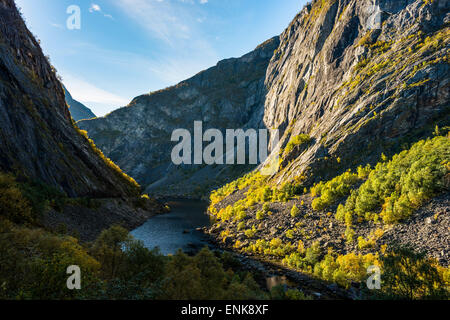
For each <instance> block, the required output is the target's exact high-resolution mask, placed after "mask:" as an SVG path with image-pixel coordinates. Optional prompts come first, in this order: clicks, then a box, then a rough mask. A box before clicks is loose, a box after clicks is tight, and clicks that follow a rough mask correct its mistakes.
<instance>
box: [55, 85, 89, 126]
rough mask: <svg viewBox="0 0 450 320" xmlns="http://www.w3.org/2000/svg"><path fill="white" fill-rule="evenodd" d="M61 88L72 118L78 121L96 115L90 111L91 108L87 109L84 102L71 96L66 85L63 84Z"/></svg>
mask: <svg viewBox="0 0 450 320" xmlns="http://www.w3.org/2000/svg"><path fill="white" fill-rule="evenodd" d="M63 89H64V94H65V97H66V103H67V106H68V107H69V111H70V114H71V116H72V119H73V120H75V121H80V120H84V119H92V118H95V117H96V115H95V114H94V113H93V112H92V110H91V109H89V108H88V107H86V106H85V105H84V104H82V103H80V102H78V101H77V100H75V99H74V98H72V95H71V94H70V92H69V91H68V90H67V88H66V87H64V86H63Z"/></svg>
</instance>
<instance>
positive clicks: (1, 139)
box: [0, 0, 139, 197]
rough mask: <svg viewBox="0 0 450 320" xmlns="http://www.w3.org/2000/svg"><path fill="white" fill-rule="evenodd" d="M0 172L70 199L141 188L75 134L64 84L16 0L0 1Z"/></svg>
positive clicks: (120, 193) (128, 193)
mask: <svg viewBox="0 0 450 320" xmlns="http://www.w3.org/2000/svg"><path fill="white" fill-rule="evenodd" d="M0 170H2V171H5V172H12V173H14V174H15V175H16V176H18V177H25V178H28V179H32V180H39V181H41V182H44V183H46V184H48V185H51V186H54V187H57V188H58V189H60V190H61V191H65V192H66V193H67V195H69V196H71V197H82V196H90V197H116V196H118V197H126V196H131V195H136V194H138V191H139V190H138V187H137V186H135V185H134V184H132V183H131V182H129V181H127V180H126V179H125V178H124V177H123V176H122V175H121V174H120V172H118V170H114V168H113V166H112V165H111V164H109V165H108V164H107V163H106V162H105V161H104V160H103V159H102V158H101V157H99V155H98V153H97V152H96V151H95V149H94V148H93V147H92V146H91V145H90V144H89V142H88V140H87V139H86V138H85V137H84V136H83V135H81V134H80V133H78V132H77V130H76V128H75V127H74V124H73V123H72V119H71V117H70V113H69V110H68V109H67V106H66V103H65V100H64V91H63V88H62V85H61V83H60V82H59V81H58V79H57V77H56V75H55V73H54V70H53V68H52V67H51V66H50V64H49V63H48V61H47V59H46V58H45V57H44V55H43V53H42V51H41V48H40V46H39V44H38V42H37V41H36V40H35V38H34V37H33V35H32V34H31V32H29V31H28V29H27V28H26V26H25V23H24V22H23V20H22V18H21V16H20V14H19V12H18V11H17V9H16V6H15V4H14V1H12V0H0Z"/></svg>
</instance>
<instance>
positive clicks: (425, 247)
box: [0, 0, 450, 300]
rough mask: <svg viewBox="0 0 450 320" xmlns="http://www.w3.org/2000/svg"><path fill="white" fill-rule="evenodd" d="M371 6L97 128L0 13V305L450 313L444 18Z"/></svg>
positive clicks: (149, 96)
mask: <svg viewBox="0 0 450 320" xmlns="http://www.w3.org/2000/svg"><path fill="white" fill-rule="evenodd" d="M373 6H374V2H373V1H371V0H314V1H311V2H309V3H307V4H306V5H305V6H304V8H303V9H302V10H301V11H300V12H299V13H298V14H297V15H296V16H295V18H294V19H293V20H292V21H291V22H290V24H289V25H288V26H287V28H286V29H285V30H284V31H283V32H282V34H281V35H280V36H276V37H273V38H270V39H268V40H267V41H265V42H263V43H261V44H260V45H258V46H257V47H256V48H255V49H254V50H252V51H251V52H249V53H247V54H244V55H243V56H241V57H238V58H230V59H225V60H222V61H219V62H218V63H217V64H216V65H215V66H213V67H211V68H209V69H206V70H204V71H200V72H199V73H197V74H196V75H194V76H193V77H190V78H189V79H187V80H184V81H181V82H179V83H178V84H176V85H173V86H170V87H168V88H165V89H162V90H159V91H154V92H149V93H144V94H142V95H139V96H137V97H135V98H134V99H132V101H131V102H130V103H129V104H128V105H126V106H123V107H120V108H118V109H115V110H114V111H112V112H111V113H109V114H107V115H105V116H103V117H95V114H94V113H93V112H92V110H91V109H89V108H88V107H86V106H85V105H83V104H81V103H79V102H78V101H76V100H74V99H73V98H72V96H71V94H70V93H69V92H68V91H67V89H66V88H65V86H64V85H63V84H62V83H61V77H60V76H59V75H58V74H57V71H56V69H55V67H54V66H53V65H52V64H51V63H50V60H49V58H48V57H46V56H44V54H43V52H42V49H41V46H40V41H38V40H36V37H35V36H34V35H33V34H32V33H31V32H30V31H29V29H28V28H27V25H26V24H25V22H24V21H23V19H22V15H21V13H20V12H19V10H18V9H17V7H16V4H15V2H14V1H13V0H0V265H1V266H2V269H1V270H0V283H1V284H2V286H0V299H12V300H15V299H50V300H65V299H75V300H85V299H86V300H91V299H94V300H127V299H131V300H210V299H211V300H228V299H231V300H264V299H272V300H313V299H318V300H329V299H351V300H361V299H362V300H366V299H367V300H371V299H374V300H390V299H405V300H416V299H417V300H422V299H437V300H448V299H449V297H450V269H449V267H450V250H449V248H450V232H449V231H450V205H449V200H450V198H449V194H450V65H449V62H450V61H449V59H450V13H449V12H450V3H449V2H448V1H445V0H433V1H429V0H405V1H395V0H379V1H376V6H377V10H375V13H376V16H374V11H373V10H372V9H373ZM96 8H97V7H95V8H94V7H92V8H91V11H90V13H91V14H93V13H100V12H101V9H100V7H99V6H98V8H97V9H96ZM104 15H105V14H104ZM112 81H113V80H112ZM96 92H97V93H98V91H96ZM102 93H103V94H104V92H102ZM113 98H114V97H113ZM115 98H117V97H115ZM115 101H117V99H115ZM258 134H259V139H258ZM236 141H237V144H236ZM247 142H248V144H247ZM266 142H267V143H266ZM265 143H266V144H265ZM230 146H233V148H230ZM256 146H257V147H256ZM261 147H263V148H261ZM235 160H237V161H235ZM258 160H259V161H258ZM236 162H237V163H236ZM179 249H181V250H179ZM73 265H75V266H79V267H80V270H82V273H83V281H84V282H83V290H79V291H73V290H72V291H70V290H68V289H67V287H66V269H67V266H73ZM369 280H370V281H372V284H369V282H370V281H369Z"/></svg>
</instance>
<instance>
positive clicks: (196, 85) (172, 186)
mask: <svg viewBox="0 0 450 320" xmlns="http://www.w3.org/2000/svg"><path fill="white" fill-rule="evenodd" d="M278 44H279V42H278V38H273V39H270V40H269V41H267V42H265V43H264V44H262V45H260V46H259V47H258V48H256V49H255V50H254V51H253V52H251V53H249V54H246V55H244V56H243V57H241V58H238V59H228V60H224V61H221V62H219V63H218V64H217V66H215V67H212V68H210V69H208V70H206V71H203V72H201V73H199V74H197V75H196V76H194V77H193V78H191V79H188V80H186V81H183V82H181V83H180V84H178V85H176V86H174V87H171V88H167V89H165V90H162V91H158V92H153V93H150V94H147V95H142V96H140V97H137V98H135V99H134V100H133V101H132V102H131V103H130V104H129V106H127V107H125V108H122V109H119V110H117V111H114V112H112V113H111V114H109V115H107V116H106V117H103V118H97V119H92V120H88V121H80V122H79V123H78V124H79V126H80V128H82V129H84V130H87V131H88V133H89V136H90V137H91V138H92V139H93V140H94V141H95V143H96V144H97V145H98V146H99V147H100V148H101V149H102V151H103V152H105V154H107V155H108V156H109V157H110V158H111V159H113V160H114V161H115V162H116V163H117V164H118V165H120V166H121V167H122V168H123V169H124V170H125V171H126V172H127V173H128V174H130V175H131V176H133V177H134V178H136V180H138V182H139V183H141V184H142V185H145V186H147V191H148V192H152V193H155V192H156V193H161V194H164V195H175V196H178V195H179V196H186V195H200V194H206V193H207V191H208V188H209V187H214V186H218V185H220V182H221V181H223V180H224V179H230V178H234V177H236V176H238V175H239V174H240V173H242V170H243V169H244V168H237V169H236V168H234V167H231V168H230V167H224V166H217V167H210V166H207V167H204V166H181V167H177V166H175V165H173V164H172V161H171V159H170V155H171V150H172V148H173V146H174V145H175V144H174V143H172V142H171V135H172V132H173V130H175V129H178V128H183V129H188V130H189V131H191V132H193V126H194V121H203V128H204V130H207V129H208V128H218V129H227V128H230V129H238V128H242V127H251V128H258V127H260V126H263V123H262V119H263V112H264V97H265V87H264V80H265V75H266V69H267V66H268V63H269V61H270V59H271V57H272V55H273V53H274V50H275V49H276V48H277V47H278ZM245 169H246V170H248V168H245Z"/></svg>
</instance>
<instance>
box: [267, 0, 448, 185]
mask: <svg viewBox="0 0 450 320" xmlns="http://www.w3.org/2000/svg"><path fill="white" fill-rule="evenodd" d="M374 3H375V4H376V5H375V6H374V5H373V4H374ZM449 6H450V3H449V2H448V1H445V0H442V1H440V0H436V1H422V0H410V1H407V0H404V1H393V0H380V1H371V0H339V1H338V0H321V1H313V2H312V4H309V5H307V6H306V7H305V8H304V9H303V11H302V12H301V13H300V14H299V15H298V16H297V17H296V18H295V19H294V21H293V22H292V23H291V24H290V26H289V27H288V28H287V29H286V30H285V32H284V33H283V34H282V35H281V37H280V41H281V45H280V47H279V48H278V50H277V53H276V55H275V56H274V57H273V59H272V61H271V63H270V65H269V67H268V71H267V79H266V86H267V88H268V94H267V97H266V101H265V112H264V123H265V125H266V126H267V127H276V128H279V129H280V130H281V132H282V135H283V138H282V141H281V147H282V148H285V147H286V145H287V144H288V143H289V141H290V140H292V139H293V138H294V137H295V136H297V135H300V134H306V135H308V136H309V137H310V138H311V143H310V145H309V147H308V148H289V149H290V150H288V152H284V155H283V162H282V170H281V172H279V173H278V174H277V176H276V177H274V178H275V180H276V182H277V183H281V182H283V181H286V180H291V179H293V178H295V177H299V176H303V178H304V179H305V178H306V180H305V183H306V184H310V183H311V182H313V181H314V180H316V181H317V180H323V179H324V178H329V177H331V176H333V175H335V174H336V171H339V170H346V169H348V168H352V167H355V166H356V165H359V164H366V163H372V164H373V163H375V162H376V161H377V160H378V159H379V158H380V156H381V154H382V152H384V153H386V154H392V152H393V151H397V150H398V148H399V147H400V145H401V144H402V143H403V142H412V141H415V140H417V139H418V138H419V137H421V136H423V135H424V133H425V132H427V131H428V133H429V132H431V131H432V128H433V127H434V126H435V125H436V124H440V126H446V125H448V124H449V78H450V77H449V51H448V50H449V42H450V36H449V35H450V31H449V20H450V19H449V14H448V12H449Z"/></svg>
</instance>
